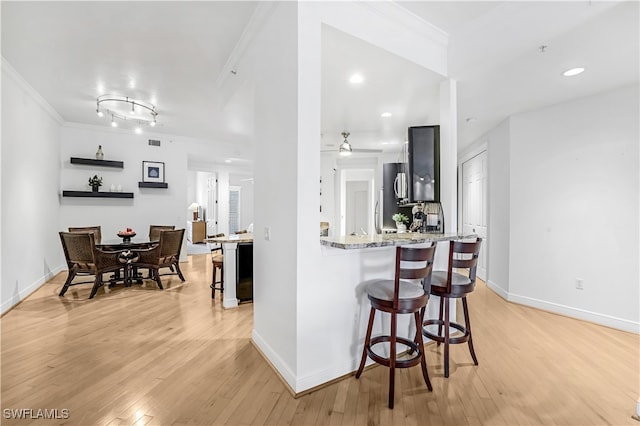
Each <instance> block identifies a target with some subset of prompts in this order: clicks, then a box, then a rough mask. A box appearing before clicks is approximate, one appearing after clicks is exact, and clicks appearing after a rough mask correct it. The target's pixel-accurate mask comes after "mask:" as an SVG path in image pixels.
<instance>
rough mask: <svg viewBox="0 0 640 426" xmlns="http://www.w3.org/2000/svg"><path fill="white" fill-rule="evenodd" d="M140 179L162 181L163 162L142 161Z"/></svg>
mask: <svg viewBox="0 0 640 426" xmlns="http://www.w3.org/2000/svg"><path fill="white" fill-rule="evenodd" d="M142 181H143V182H157V183H164V163H159V162H157V161H143V162H142Z"/></svg>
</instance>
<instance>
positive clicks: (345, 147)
mask: <svg viewBox="0 0 640 426" xmlns="http://www.w3.org/2000/svg"><path fill="white" fill-rule="evenodd" d="M341 134H342V137H343V138H344V140H343V141H342V143H341V144H340V147H339V148H338V150H337V151H338V154H340V156H341V157H347V156H349V155H351V154H352V153H354V152H382V150H381V149H363V148H353V147H352V146H351V144H350V143H349V141H348V140H347V138H348V137H349V135H350V134H351V133H349V132H347V131H344V132H342V133H341ZM322 152H336V150H335V149H327V150H322Z"/></svg>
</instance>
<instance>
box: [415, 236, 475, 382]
mask: <svg viewBox="0 0 640 426" xmlns="http://www.w3.org/2000/svg"><path fill="white" fill-rule="evenodd" d="M481 244H482V238H478V239H477V240H476V241H473V242H464V241H451V242H450V243H449V266H448V269H447V270H446V271H433V274H431V288H430V290H429V292H430V294H431V295H432V296H438V297H440V313H439V315H438V319H428V320H425V321H424V322H423V323H422V325H423V327H422V334H424V335H425V336H426V337H428V338H429V339H431V340H434V341H435V342H437V344H438V345H440V343H444V377H449V344H457V343H464V342H468V344H469V352H471V358H473V363H474V364H475V365H478V359H477V358H476V353H475V351H474V350H473V339H472V336H471V322H470V321H469V309H468V307H467V294H469V293H471V292H472V291H473V290H474V289H475V287H476V268H477V266H478V255H479V254H480V246H481ZM453 268H463V269H468V270H469V271H468V274H466V275H465V274H461V273H458V272H453ZM450 299H462V308H463V309H464V322H465V324H464V326H463V325H461V324H458V323H456V322H454V321H451V320H450V318H449V300H450ZM443 308H444V309H443ZM443 310H444V319H443V318H442V316H443ZM436 324H437V325H438V333H437V334H435V333H431V332H430V331H429V330H427V328H426V327H427V326H430V325H436ZM443 328H444V335H443V334H442V331H443ZM451 328H454V329H456V330H458V331H460V332H461V333H462V335H460V336H455V337H451V336H450V333H451Z"/></svg>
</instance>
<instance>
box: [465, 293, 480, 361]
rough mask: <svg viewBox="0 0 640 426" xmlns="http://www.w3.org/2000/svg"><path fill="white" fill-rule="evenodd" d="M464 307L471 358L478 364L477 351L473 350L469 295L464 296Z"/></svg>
mask: <svg viewBox="0 0 640 426" xmlns="http://www.w3.org/2000/svg"><path fill="white" fill-rule="evenodd" d="M462 308H463V309H464V326H465V328H466V329H467V332H468V333H469V340H468V342H467V343H469V352H471V358H473V363H474V364H475V365H478V358H476V351H474V350H473V339H472V338H471V320H470V319H469V308H468V307H467V297H466V296H465V297H463V298H462Z"/></svg>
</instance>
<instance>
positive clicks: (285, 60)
mask: <svg viewBox="0 0 640 426" xmlns="http://www.w3.org/2000/svg"><path fill="white" fill-rule="evenodd" d="M271 6H272V10H271V11H270V14H269V16H268V17H267V19H266V22H264V24H263V26H262V27H261V28H260V30H259V33H258V34H256V37H255V41H254V43H252V45H251V46H250V47H249V50H248V51H247V54H246V55H245V57H244V60H243V61H242V62H241V63H239V64H238V69H244V70H256V73H255V75H254V76H253V77H254V82H255V85H254V87H255V115H254V116H255V118H254V120H255V121H254V122H255V129H254V134H255V135H256V138H257V139H258V141H259V142H256V143H255V147H256V157H255V158H256V161H255V168H254V178H255V183H254V205H255V211H256V215H255V222H254V227H255V234H256V238H255V239H254V271H253V282H254V293H253V296H254V305H253V312H254V330H253V340H254V342H255V343H256V344H257V346H258V347H259V348H260V349H261V350H262V351H263V352H264V353H265V354H266V355H267V356H268V357H269V360H270V361H271V362H272V363H273V365H274V366H275V367H276V368H277V369H278V371H279V372H280V374H281V375H282V377H283V378H284V379H285V380H286V381H287V382H288V383H289V384H290V385H291V386H292V387H294V386H295V381H296V374H297V366H296V359H297V349H296V342H297V336H296V331H297V326H296V312H297V302H296V299H297V287H298V281H297V276H298V261H297V257H298V253H299V252H300V249H299V247H298V243H297V232H298V229H299V221H300V213H299V211H297V209H298V206H299V205H300V203H301V200H300V199H299V196H298V188H299V186H300V185H304V184H305V182H300V181H299V180H298V167H299V154H300V153H299V149H298V140H299V139H298V126H299V123H298V90H297V85H298V65H297V63H298V53H297V52H298V42H297V40H298V37H297V31H298V26H297V13H298V7H299V4H297V3H293V2H278V3H276V4H273V5H271ZM318 134H319V132H318ZM317 149H318V151H319V148H317ZM318 155H319V154H318ZM314 176H315V179H314V181H315V182H316V185H315V186H314V188H317V181H318V176H319V173H314ZM314 205H317V195H316V200H315V202H314ZM314 211H315V212H316V217H317V207H316V208H315V210H314ZM314 222H315V221H314ZM265 228H269V229H270V233H271V238H270V240H268V241H267V240H266V239H264V238H263V237H262V236H263V235H264V230H265ZM315 229H317V225H316V227H315ZM315 235H316V241H317V232H316V233H315Z"/></svg>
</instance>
